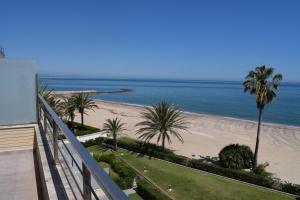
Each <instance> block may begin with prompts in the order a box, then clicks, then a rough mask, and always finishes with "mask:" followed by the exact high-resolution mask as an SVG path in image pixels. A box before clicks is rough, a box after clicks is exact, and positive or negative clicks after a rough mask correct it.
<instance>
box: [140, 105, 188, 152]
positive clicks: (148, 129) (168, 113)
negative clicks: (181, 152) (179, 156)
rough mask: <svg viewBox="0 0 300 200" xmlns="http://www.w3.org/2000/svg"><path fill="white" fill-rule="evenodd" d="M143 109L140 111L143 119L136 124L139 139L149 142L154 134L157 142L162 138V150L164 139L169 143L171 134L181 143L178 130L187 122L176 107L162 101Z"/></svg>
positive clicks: (184, 126) (182, 128)
mask: <svg viewBox="0 0 300 200" xmlns="http://www.w3.org/2000/svg"><path fill="white" fill-rule="evenodd" d="M145 109H146V110H145V111H144V112H143V113H142V118H143V119H144V121H142V122H140V123H138V124H136V126H139V127H140V128H139V129H138V130H137V134H140V136H139V137H138V138H139V139H142V140H144V142H149V141H150V140H151V139H152V138H153V137H154V136H157V143H159V142H160V140H162V144H161V145H162V149H163V151H164V150H165V141H166V140H167V141H168V142H169V144H170V143H171V136H175V137H176V138H177V139H178V140H179V141H181V142H182V143H183V138H182V137H181V135H180V133H179V131H180V130H186V129H187V122H186V121H185V118H184V116H183V115H182V112H181V111H179V110H178V108H177V107H175V106H173V105H171V104H169V103H167V102H164V101H162V102H160V103H157V104H155V105H153V106H152V107H151V108H148V107H147V108H145Z"/></svg>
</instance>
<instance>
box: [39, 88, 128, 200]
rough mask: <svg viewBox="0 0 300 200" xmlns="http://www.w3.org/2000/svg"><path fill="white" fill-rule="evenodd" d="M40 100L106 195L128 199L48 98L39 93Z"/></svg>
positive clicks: (116, 198) (113, 199) (117, 199)
mask: <svg viewBox="0 0 300 200" xmlns="http://www.w3.org/2000/svg"><path fill="white" fill-rule="evenodd" d="M38 100H40V101H41V102H42V103H43V106H44V107H45V109H46V111H47V112H48V114H49V115H50V116H51V118H52V119H53V121H54V122H55V124H56V125H57V126H58V127H59V129H60V130H61V131H62V132H63V134H64V135H65V136H66V137H67V139H69V142H70V143H71V145H72V147H73V148H74V150H75V151H76V152H77V154H78V155H79V157H80V158H81V159H82V162H83V163H84V165H85V166H86V168H87V169H88V170H89V172H90V173H91V175H92V176H93V177H94V179H95V181H96V182H97V183H98V184H99V186H100V187H101V189H102V190H103V191H104V192H105V194H106V196H107V197H108V198H109V199H111V200H128V197H127V196H126V194H125V193H124V192H123V191H122V190H121V189H120V188H119V187H118V186H117V184H116V183H115V182H113V181H112V179H111V178H110V177H109V175H108V174H107V173H106V172H105V171H104V170H103V169H102V168H101V167H100V166H99V164H98V163H97V162H96V161H95V160H94V158H93V157H92V156H91V155H90V153H89V152H88V151H87V150H86V149H85V148H84V146H83V145H82V144H81V143H80V142H79V141H78V139H77V138H76V137H75V135H74V134H73V133H72V131H71V130H70V129H69V128H68V127H67V125H66V124H65V123H64V122H63V121H62V120H61V119H60V118H59V117H58V115H57V114H56V113H55V112H54V110H53V109H52V108H51V106H50V105H49V104H48V103H47V102H46V100H45V99H44V98H43V97H42V96H41V95H39V94H38Z"/></svg>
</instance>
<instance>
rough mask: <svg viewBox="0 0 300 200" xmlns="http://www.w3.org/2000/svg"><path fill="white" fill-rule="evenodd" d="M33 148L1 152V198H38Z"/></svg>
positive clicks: (5, 199) (6, 199)
mask: <svg viewBox="0 0 300 200" xmlns="http://www.w3.org/2000/svg"><path fill="white" fill-rule="evenodd" d="M33 156H34V154H33V151H32V150H17V151H5V152H0V200H13V199H23V200H27V199H28V200H34V199H38V192H37V184H36V174H35V166H34V157H33Z"/></svg>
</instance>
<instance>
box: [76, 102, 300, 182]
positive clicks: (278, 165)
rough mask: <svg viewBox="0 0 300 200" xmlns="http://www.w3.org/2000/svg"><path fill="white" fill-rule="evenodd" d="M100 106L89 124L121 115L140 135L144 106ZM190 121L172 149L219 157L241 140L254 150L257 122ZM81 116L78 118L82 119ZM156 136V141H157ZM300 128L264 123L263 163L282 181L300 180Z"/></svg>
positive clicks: (195, 118) (207, 118)
mask: <svg viewBox="0 0 300 200" xmlns="http://www.w3.org/2000/svg"><path fill="white" fill-rule="evenodd" d="M96 102H97V104H98V106H99V109H96V110H95V112H93V111H88V113H87V114H88V115H85V123H86V124H88V125H92V126H95V127H98V128H102V126H103V123H104V121H105V120H106V119H108V118H113V117H116V116H118V117H119V118H121V119H122V121H123V122H124V123H126V125H125V126H126V129H127V130H126V131H125V132H124V133H125V134H126V136H129V137H132V138H137V135H136V134H135V130H136V127H135V124H136V123H138V122H140V121H141V118H140V113H141V112H142V111H143V107H142V106H137V105H128V104H120V103H114V102H107V101H100V100H97V101H96ZM185 116H186V119H187V121H188V122H189V123H190V124H189V129H188V131H187V132H183V133H182V136H183V139H184V143H183V144H181V143H180V142H179V141H177V140H175V139H174V140H172V142H173V143H172V144H171V145H168V147H169V148H171V149H174V150H175V151H176V153H177V154H182V155H185V156H188V157H192V155H196V156H199V155H201V156H211V157H215V156H217V155H218V153H219V151H220V150H221V149H222V148H223V147H224V146H225V145H228V144H232V143H239V144H246V145H249V146H250V147H251V148H252V149H254V145H255V138H256V129H257V123H256V122H253V121H248V120H240V119H233V118H226V117H219V116H211V115H201V114H195V113H185ZM79 120H80V119H79V115H77V117H76V121H79ZM155 141H156V140H155V139H154V140H153V141H152V142H155ZM299 155H300V127H293V126H285V125H277V124H267V123H264V124H263V126H262V132H261V143H260V151H259V159H258V162H259V163H264V162H268V163H269V164H270V166H269V167H268V168H267V170H268V171H269V172H272V173H274V174H275V175H276V176H277V177H278V178H281V179H282V180H286V181H290V182H293V183H297V184H299V183H300V173H299V169H300V157H299Z"/></svg>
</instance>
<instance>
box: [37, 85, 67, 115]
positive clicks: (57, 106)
mask: <svg viewBox="0 0 300 200" xmlns="http://www.w3.org/2000/svg"><path fill="white" fill-rule="evenodd" d="M53 91H54V90H53V89H49V88H48V86H42V87H40V88H39V94H40V95H41V96H42V97H43V98H44V99H45V101H47V103H48V104H49V105H50V106H51V107H52V108H53V110H54V111H55V112H56V113H57V115H59V116H60V117H62V116H63V106H62V104H63V102H61V100H60V99H58V98H56V97H55V96H54V95H53Z"/></svg>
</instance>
